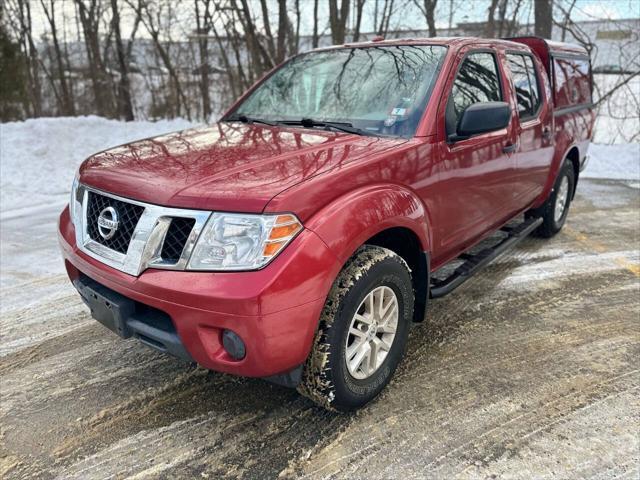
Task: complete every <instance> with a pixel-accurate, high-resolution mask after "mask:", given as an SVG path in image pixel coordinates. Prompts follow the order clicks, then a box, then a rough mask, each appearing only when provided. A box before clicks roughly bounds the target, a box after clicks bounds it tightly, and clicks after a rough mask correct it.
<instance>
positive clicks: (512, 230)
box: [431, 218, 542, 298]
mask: <svg viewBox="0 0 640 480" xmlns="http://www.w3.org/2000/svg"><path fill="white" fill-rule="evenodd" d="M541 223H542V218H530V219H528V220H525V221H524V222H522V223H520V224H519V225H516V226H513V227H512V226H510V225H507V226H504V227H503V228H501V229H500V230H501V231H503V232H505V233H507V236H506V237H505V238H504V239H502V240H501V241H500V242H498V243H497V244H496V245H495V246H493V247H489V248H485V249H484V250H481V251H480V252H478V253H475V254H473V255H471V254H469V253H463V254H462V255H460V256H459V257H458V259H459V260H464V263H463V264H461V265H460V266H459V267H458V268H456V269H455V270H454V271H453V273H451V274H450V275H449V276H448V277H447V278H445V279H444V280H437V279H433V280H432V283H431V298H440V297H443V296H445V295H446V294H447V293H451V292H452V291H453V290H455V289H456V288H458V287H459V286H460V285H462V284H463V283H464V282H466V281H467V280H468V279H469V278H471V276H473V274H474V273H476V272H477V271H478V270H480V269H481V268H482V267H484V266H485V265H487V264H488V263H490V262H491V261H492V260H494V259H496V258H497V257H498V256H500V255H502V254H503V253H504V252H506V251H507V250H509V249H511V248H513V247H514V246H516V245H517V244H518V243H519V242H520V241H521V240H523V239H524V238H526V237H527V236H528V235H529V234H530V233H531V232H533V231H534V230H535V229H536V228H537V227H538V226H539V225H540V224H541Z"/></svg>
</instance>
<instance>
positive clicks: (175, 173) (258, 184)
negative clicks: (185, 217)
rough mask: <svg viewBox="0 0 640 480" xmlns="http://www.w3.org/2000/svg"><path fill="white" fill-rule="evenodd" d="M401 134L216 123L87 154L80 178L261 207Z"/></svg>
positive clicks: (167, 201)
mask: <svg viewBox="0 0 640 480" xmlns="http://www.w3.org/2000/svg"><path fill="white" fill-rule="evenodd" d="M404 142H406V140H405V139H395V138H380V137H368V136H358V135H351V134H346V133H345V134H343V133H334V132H327V131H322V130H311V129H303V128H280V127H269V126H262V125H256V124H252V125H247V124H242V123H218V124H214V125H210V126H206V127H201V128H194V129H190V130H185V131H182V132H176V133H171V134H168V135H163V136H159V137H154V138H148V139H145V140H140V141H137V142H133V143H128V144H125V145H121V146H119V147H115V148H112V149H109V150H105V151H103V152H100V153H97V154H95V155H93V156H91V157H89V158H88V159H87V160H85V162H84V163H83V164H82V166H81V167H80V181H81V182H82V183H84V184H86V185H89V186H91V187H94V188H98V189H100V190H104V191H106V192H110V193H113V194H117V195H120V196H123V197H127V198H132V199H136V200H139V201H143V202H148V203H154V204H159V205H164V206H171V207H182V208H192V209H204V210H219V211H235V212H261V211H262V210H263V209H264V207H265V205H266V204H267V203H268V202H269V200H271V199H272V198H273V197H275V196H276V195H278V193H280V192H282V191H284V190H286V189H287V188H290V187H292V186H294V185H296V184H298V183H300V182H303V181H304V180H306V179H308V178H311V177H313V176H316V175H319V174H321V173H323V172H326V171H328V170H330V169H332V168H333V167H336V166H338V165H343V164H344V163H347V162H351V161H354V160H356V159H358V158H362V157H363V156H368V155H372V154H375V153H376V152H379V151H382V150H385V149H388V148H391V147H394V146H396V145H400V144H402V143H404Z"/></svg>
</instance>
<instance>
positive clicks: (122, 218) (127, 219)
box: [87, 192, 144, 254]
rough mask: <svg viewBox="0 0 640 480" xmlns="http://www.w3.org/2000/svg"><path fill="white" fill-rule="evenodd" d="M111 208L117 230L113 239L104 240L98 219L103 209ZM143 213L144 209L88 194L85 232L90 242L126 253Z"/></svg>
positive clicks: (95, 194)
mask: <svg viewBox="0 0 640 480" xmlns="http://www.w3.org/2000/svg"><path fill="white" fill-rule="evenodd" d="M107 207H112V208H114V209H115V211H116V212H117V213H118V222H119V225H118V229H117V230H116V232H115V234H114V235H113V237H111V238H109V239H106V238H103V237H102V235H100V232H99V230H98V217H99V216H100V212H102V211H103V210H104V209H105V208H107ZM142 212H144V207H142V206H140V205H134V204H132V203H127V202H123V201H120V200H116V199H115V198H111V197H107V196H104V195H100V194H99V193H95V192H89V203H88V204H87V232H88V233H89V237H91V239H92V240H94V241H96V242H98V243H100V244H102V245H104V246H105V247H107V248H110V249H111V250H115V251H116V252H120V253H125V254H126V253H127V249H128V248H129V243H130V242H131V237H132V236H133V232H134V231H135V229H136V226H137V225H138V221H139V220H140V217H141V216H142Z"/></svg>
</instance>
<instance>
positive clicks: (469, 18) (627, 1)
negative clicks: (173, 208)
mask: <svg viewBox="0 0 640 480" xmlns="http://www.w3.org/2000/svg"><path fill="white" fill-rule="evenodd" d="M103 1H105V5H108V4H109V2H108V1H106V0H103ZM120 1H121V3H122V5H124V2H123V1H122V0H120ZM268 1H269V2H271V3H272V4H273V8H271V9H270V11H271V12H272V14H273V16H274V18H273V19H272V24H273V25H274V26H275V25H277V18H276V16H277V11H278V10H277V1H276V0H268ZM375 1H376V0H366V3H365V6H366V7H367V9H366V13H365V15H364V17H363V21H362V27H361V31H363V32H372V31H375V30H376V29H375V27H374V21H373V6H374V4H375ZM378 1H379V5H380V6H382V5H383V4H384V0H378ZM570 1H571V0H555V2H558V3H560V4H565V5H566V4H568V3H569V2H570ZM154 2H164V3H165V4H166V3H167V2H171V4H172V5H174V6H175V5H177V7H174V8H175V11H174V12H173V14H174V17H175V18H177V19H179V20H182V21H178V22H171V23H170V24H169V25H171V28H172V31H171V36H172V38H173V39H178V38H180V37H183V36H185V35H187V34H188V33H189V32H186V31H185V28H186V26H189V28H193V27H191V24H192V22H191V17H192V15H193V12H192V9H193V6H192V5H193V2H192V1H191V0H182V1H181V2H179V1H177V0H154ZM249 3H250V4H251V3H253V4H255V6H256V7H258V5H259V0H249ZM289 3H290V4H291V7H290V8H293V4H294V2H293V0H290V2H289ZM352 3H355V2H353V1H352ZM532 4H533V0H528V1H527V3H526V5H525V6H524V7H523V8H522V9H521V11H520V15H519V16H518V17H519V18H518V20H519V22H520V23H533V8H532ZM31 5H32V8H33V19H34V27H35V28H34V31H35V32H36V34H37V35H39V34H42V33H45V32H46V31H47V27H46V19H45V17H44V15H43V13H42V12H41V11H40V7H39V5H40V2H37V1H36V0H32V3H31ZM300 5H301V8H302V21H301V33H302V34H303V35H305V34H311V32H312V28H313V23H312V22H313V15H312V11H313V10H312V9H313V1H312V0H300ZM395 5H396V8H402V9H403V11H402V12H399V13H397V14H396V15H395V16H394V17H393V18H394V20H393V21H392V23H391V26H390V27H391V29H393V30H402V29H426V22H425V20H424V18H423V17H422V16H421V14H420V12H419V11H418V10H417V9H416V7H415V6H414V5H413V0H395ZM451 5H453V25H454V26H455V25H456V24H457V23H460V22H478V21H484V20H486V17H487V7H488V5H489V0H439V1H438V7H437V9H436V27H437V28H446V27H447V26H448V24H449V12H450V6H451ZM56 8H57V11H58V12H62V13H64V14H65V15H67V16H68V18H73V15H74V5H73V1H72V0H57V3H56ZM380 8H382V7H380ZM255 11H256V12H259V11H260V9H259V8H256V9H255ZM328 15H329V12H328V7H327V0H320V12H319V17H320V18H321V19H327V20H328ZM352 17H353V15H352ZM638 17H640V0H576V3H575V6H574V9H573V12H572V19H573V20H574V21H584V20H599V19H621V18H638ZM350 21H352V19H350ZM60 23H62V22H58V24H60ZM69 23H70V25H69V26H70V27H71V26H73V25H72V24H73V22H69ZM122 23H123V36H125V37H126V36H128V30H130V26H131V25H132V18H131V17H130V16H129V15H127V14H126V13H124V14H123V15H122ZM327 23H328V21H327ZM173 25H177V27H173ZM174 28H175V31H173V29H174ZM68 33H69V34H70V36H73V33H71V32H68ZM324 33H329V31H328V28H327V30H325V32H324ZM76 35H77V33H76ZM138 36H139V37H146V36H148V35H147V34H146V32H145V31H144V29H143V28H141V29H140V30H139V31H138ZM68 39H69V40H71V38H68Z"/></svg>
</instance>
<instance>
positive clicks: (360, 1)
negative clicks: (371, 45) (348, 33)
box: [353, 0, 367, 42]
mask: <svg viewBox="0 0 640 480" xmlns="http://www.w3.org/2000/svg"><path fill="white" fill-rule="evenodd" d="M366 1H367V0H356V23H355V25H354V27H353V41H354V42H357V41H359V40H360V26H361V25H362V14H363V12H364V4H365V2H366Z"/></svg>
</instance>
